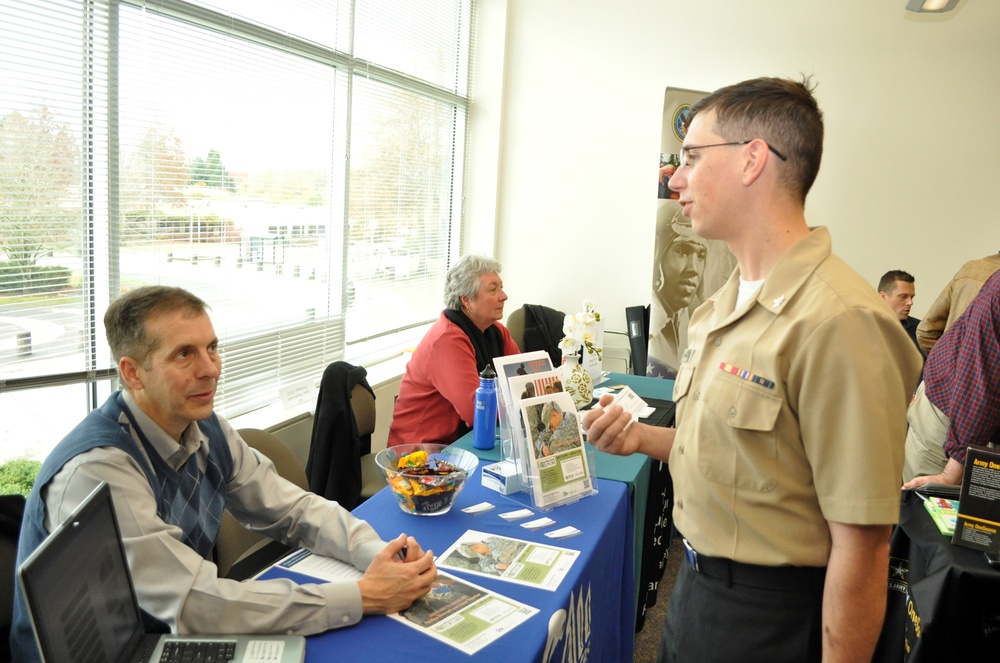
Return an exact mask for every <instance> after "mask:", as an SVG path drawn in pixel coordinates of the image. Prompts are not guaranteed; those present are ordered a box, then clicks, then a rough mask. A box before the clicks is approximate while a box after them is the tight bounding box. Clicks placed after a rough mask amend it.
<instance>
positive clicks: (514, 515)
mask: <svg viewBox="0 0 1000 663" xmlns="http://www.w3.org/2000/svg"><path fill="white" fill-rule="evenodd" d="M533 515H535V512H534V511H532V510H531V509H518V510H517V511H507V512H506V513H501V514H500V517H501V518H503V519H504V520H508V521H509V520H520V519H521V518H527V517H528V516H533Z"/></svg>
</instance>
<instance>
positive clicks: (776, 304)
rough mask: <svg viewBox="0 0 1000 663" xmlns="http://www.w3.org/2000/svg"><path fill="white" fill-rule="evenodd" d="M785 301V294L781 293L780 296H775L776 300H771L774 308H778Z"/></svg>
mask: <svg viewBox="0 0 1000 663" xmlns="http://www.w3.org/2000/svg"><path fill="white" fill-rule="evenodd" d="M784 303H785V296H784V295H781V296H780V297H775V298H774V301H773V302H771V306H773V307H774V308H778V307H779V306H781V305H782V304H784Z"/></svg>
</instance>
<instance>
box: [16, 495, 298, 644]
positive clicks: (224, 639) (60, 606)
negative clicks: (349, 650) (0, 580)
mask: <svg viewBox="0 0 1000 663" xmlns="http://www.w3.org/2000/svg"><path fill="white" fill-rule="evenodd" d="M18 577H19V578H20V581H21V586H22V588H23V590H24V598H25V603H26V604H27V608H28V614H29V616H30V618H31V623H32V626H33V627H34V629H35V639H36V641H37V642H38V647H39V650H40V651H41V653H42V659H43V660H45V661H52V662H58V663H65V662H73V661H116V662H121V663H139V662H140V661H161V660H173V659H167V658H162V654H163V651H164V649H167V650H171V649H174V650H176V649H180V650H181V651H182V652H186V653H187V654H188V655H191V654H193V653H194V652H196V651H206V650H209V649H212V650H216V649H217V650H219V652H218V654H216V655H217V656H218V658H216V659H208V660H217V661H226V660H231V661H238V662H242V663H257V662H262V661H269V662H272V663H302V661H303V660H304V659H305V638H304V637H302V636H298V635H276V636H270V635H239V636H233V635H216V636H201V635H172V634H164V633H147V632H146V631H145V630H144V628H143V621H142V613H141V612H140V610H139V602H138V599H137V597H136V594H135V587H134V586H133V585H132V575H131V573H130V571H129V567H128V561H127V558H126V557H125V547H124V546H123V544H122V537H121V531H120V530H119V528H118V520H117V518H116V517H115V509H114V503H113V502H112V500H111V489H110V488H109V487H108V485H107V483H103V482H102V483H101V485H99V486H98V487H97V488H95V489H94V491H93V492H92V493H91V494H90V495H89V496H88V497H87V499H85V500H84V501H83V503H82V504H81V505H80V506H79V507H77V509H76V511H75V512H74V513H73V515H72V516H71V517H70V518H68V519H67V520H66V522H64V523H63V524H62V525H60V526H59V527H57V528H56V529H55V531H53V532H52V533H51V534H50V535H49V536H48V538H46V539H45V541H43V542H42V544H41V545H40V546H39V547H38V548H37V549H36V550H35V551H34V552H33V553H32V554H31V556H30V557H28V559H26V560H25V561H24V563H23V564H22V565H21V568H20V569H19V570H18ZM178 643H190V644H182V645H179V644H178ZM219 643H221V644H219ZM227 657H228V658H227ZM177 660H181V659H180V658H178V659H177ZM185 660H202V659H192V658H187V659H185Z"/></svg>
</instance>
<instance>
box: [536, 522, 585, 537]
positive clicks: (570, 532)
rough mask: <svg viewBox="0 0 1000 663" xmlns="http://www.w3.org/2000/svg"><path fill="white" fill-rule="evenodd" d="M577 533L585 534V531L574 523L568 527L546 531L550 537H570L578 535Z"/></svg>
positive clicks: (546, 534)
mask: <svg viewBox="0 0 1000 663" xmlns="http://www.w3.org/2000/svg"><path fill="white" fill-rule="evenodd" d="M577 534H583V532H581V531H580V530H578V529H577V528H575V527H573V526H572V525H567V526H566V527H560V528H559V529H555V530H552V531H551V532H546V533H545V536H547V537H549V538H550V539H568V538H569V537H571V536H576V535H577Z"/></svg>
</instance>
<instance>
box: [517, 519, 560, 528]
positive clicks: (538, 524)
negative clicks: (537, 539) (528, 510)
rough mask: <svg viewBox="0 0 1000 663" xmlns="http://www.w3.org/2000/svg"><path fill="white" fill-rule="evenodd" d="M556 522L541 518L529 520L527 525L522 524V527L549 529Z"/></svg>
mask: <svg viewBox="0 0 1000 663" xmlns="http://www.w3.org/2000/svg"><path fill="white" fill-rule="evenodd" d="M555 524H556V521H554V520H552V519H551V518H547V517H544V516H543V517H541V518H538V519H537V520H529V521H528V522H526V523H521V527H523V528H525V529H542V528H543V527H549V526H550V525H555Z"/></svg>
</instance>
